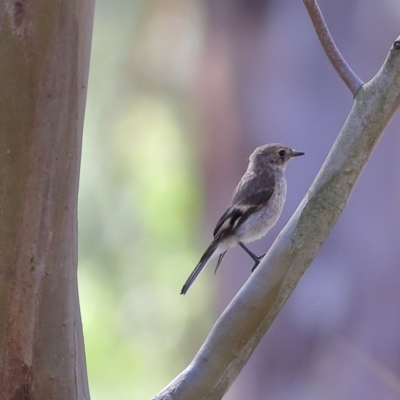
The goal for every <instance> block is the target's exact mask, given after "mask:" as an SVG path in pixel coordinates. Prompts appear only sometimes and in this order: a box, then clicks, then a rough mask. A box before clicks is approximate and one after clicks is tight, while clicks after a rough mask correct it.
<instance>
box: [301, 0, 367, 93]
mask: <svg viewBox="0 0 400 400" xmlns="http://www.w3.org/2000/svg"><path fill="white" fill-rule="evenodd" d="M303 2H304V5H305V6H306V8H307V11H308V14H309V15H310V18H311V22H312V23H313V25H314V28H315V31H316V33H317V36H318V39H319V40H320V42H321V45H322V47H323V48H324V50H325V53H326V55H327V56H328V58H329V61H330V62H331V63H332V65H333V67H334V68H335V70H336V72H337V73H338V74H339V76H340V77H341V78H342V80H343V82H344V83H345V84H346V85H347V87H348V88H349V89H350V91H351V93H352V94H353V97H355V95H356V93H357V91H358V90H359V89H360V87H361V86H362V85H363V83H364V82H363V81H362V80H361V79H360V78H359V77H358V76H357V75H356V74H355V72H354V71H353V70H352V69H351V68H350V66H349V65H348V64H347V62H346V60H345V59H344V58H343V56H342V55H341V53H340V51H339V49H338V48H337V47H336V44H335V42H334V41H333V39H332V36H331V34H330V32H329V29H328V27H327V26H326V23H325V20H324V17H323V15H322V13H321V10H320V8H319V7H318V3H317V1H316V0H303Z"/></svg>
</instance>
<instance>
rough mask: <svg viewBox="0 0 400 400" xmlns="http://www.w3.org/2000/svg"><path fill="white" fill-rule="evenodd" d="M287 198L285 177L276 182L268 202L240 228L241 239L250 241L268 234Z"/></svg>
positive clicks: (246, 241)
mask: <svg viewBox="0 0 400 400" xmlns="http://www.w3.org/2000/svg"><path fill="white" fill-rule="evenodd" d="M285 200H286V180H285V178H284V177H282V178H281V179H278V180H277V181H276V183H275V188H274V193H273V194H272V196H271V198H270V199H269V201H268V203H267V204H266V205H265V206H264V207H262V208H261V209H260V210H258V211H256V212H255V213H254V214H253V215H251V216H250V217H249V218H248V219H247V220H246V221H245V222H244V223H243V225H242V226H241V227H240V228H241V229H240V228H239V230H238V232H237V235H238V236H239V237H240V240H241V241H243V242H245V243H248V242H253V241H254V240H257V239H259V238H261V237H262V236H264V235H266V234H267V232H268V231H269V230H270V229H271V228H272V227H273V226H274V225H275V224H276V222H277V220H278V218H279V217H280V215H281V213H282V209H283V205H284V204H285Z"/></svg>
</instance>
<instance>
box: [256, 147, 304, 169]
mask: <svg viewBox="0 0 400 400" xmlns="http://www.w3.org/2000/svg"><path fill="white" fill-rule="evenodd" d="M302 155H304V153H302V152H299V151H294V150H293V149H291V148H290V147H287V146H284V145H283V144H280V143H272V144H265V145H263V146H260V147H257V148H256V149H255V150H254V151H253V153H252V154H251V156H250V166H251V167H252V168H255V169H258V168H262V169H263V168H265V167H266V166H268V165H274V166H281V167H285V166H286V164H287V163H288V162H289V161H290V160H291V159H292V158H294V157H298V156H302Z"/></svg>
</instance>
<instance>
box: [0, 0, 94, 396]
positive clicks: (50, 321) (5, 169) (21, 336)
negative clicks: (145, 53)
mask: <svg viewBox="0 0 400 400" xmlns="http://www.w3.org/2000/svg"><path fill="white" fill-rule="evenodd" d="M93 14H94V0H35V1H30V2H28V1H23V0H21V1H6V0H5V1H2V2H0V60H1V62H0V127H1V135H0V217H1V223H0V400H6V399H7V400H8V399H15V400H16V399H46V400H51V399H57V400H63V399H65V400H67V399H68V400H72V399H88V398H89V391H88V385H87V376H86V365H85V356H84V347H83V336H82V326H81V317H80V311H79V299H78V290H77V277H76V269H77V196H78V178H79V165H80V155H81V135H82V126H83V116H84V109H85V101H86V88H87V78H88V67H89V56H90V43H91V35H92V25H93Z"/></svg>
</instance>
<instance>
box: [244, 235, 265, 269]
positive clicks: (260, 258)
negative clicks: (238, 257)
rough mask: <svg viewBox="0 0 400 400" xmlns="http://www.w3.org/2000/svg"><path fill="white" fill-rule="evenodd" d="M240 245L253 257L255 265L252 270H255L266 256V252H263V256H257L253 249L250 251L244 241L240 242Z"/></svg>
mask: <svg viewBox="0 0 400 400" xmlns="http://www.w3.org/2000/svg"><path fill="white" fill-rule="evenodd" d="M238 244H239V246H240V247H241V248H242V249H243V250H244V251H245V252H246V253H247V254H248V255H249V256H250V257H251V258H252V259H253V261H254V266H253V268H252V269H251V272H253V271H254V270H255V269H256V268H257V267H258V264H260V261H261V260H262V259H263V257H264V256H265V253H263V254H261V256H259V257H257V256H256V255H255V254H254V253H253V252H252V251H250V250H249V249H248V248H247V247H246V246H245V245H244V244H243V243H242V242H239V243H238Z"/></svg>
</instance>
